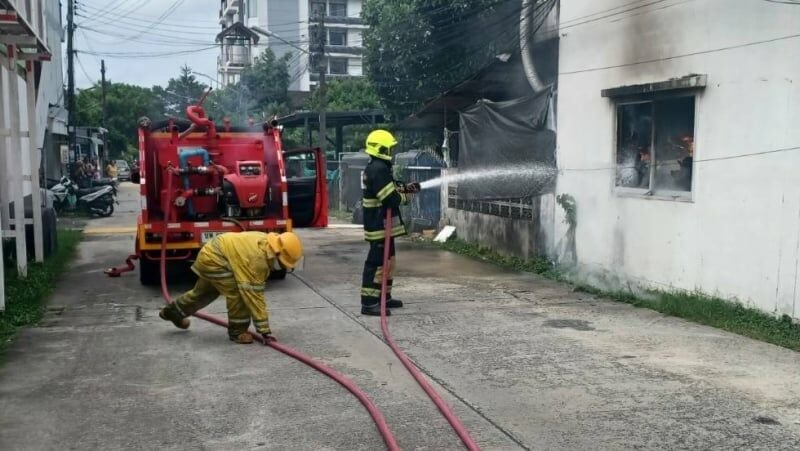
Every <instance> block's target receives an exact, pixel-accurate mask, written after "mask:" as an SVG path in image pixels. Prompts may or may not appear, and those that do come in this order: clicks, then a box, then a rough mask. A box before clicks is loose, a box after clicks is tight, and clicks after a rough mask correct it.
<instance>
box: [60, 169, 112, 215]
mask: <svg viewBox="0 0 800 451" xmlns="http://www.w3.org/2000/svg"><path fill="white" fill-rule="evenodd" d="M50 191H52V192H53V196H54V197H55V202H54V205H55V207H56V210H57V211H59V212H62V211H74V210H78V209H80V210H83V211H85V212H87V213H89V214H90V215H95V216H100V217H108V216H111V215H112V214H113V213H114V204H119V202H117V201H116V199H115V198H114V193H115V191H116V190H115V189H114V186H113V185H104V186H98V187H94V188H85V189H84V188H78V186H77V185H76V184H75V183H74V182H73V181H72V180H70V179H69V178H68V177H61V180H59V183H57V184H56V185H54V186H53V187H52V188H50Z"/></svg>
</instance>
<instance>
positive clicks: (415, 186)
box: [395, 182, 419, 194]
mask: <svg viewBox="0 0 800 451" xmlns="http://www.w3.org/2000/svg"><path fill="white" fill-rule="evenodd" d="M395 184H396V185H397V191H398V192H400V193H403V194H414V193H418V192H419V183H417V182H411V183H405V182H395Z"/></svg>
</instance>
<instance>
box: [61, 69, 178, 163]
mask: <svg viewBox="0 0 800 451" xmlns="http://www.w3.org/2000/svg"><path fill="white" fill-rule="evenodd" d="M75 101H76V103H77V107H78V111H77V116H76V121H77V125H78V126H93V127H96V126H99V125H100V124H101V122H102V115H103V110H102V93H101V87H100V85H99V84H97V85H95V86H93V87H91V88H89V89H84V90H80V91H78V93H77V94H76V96H75ZM164 111H165V106H164V104H163V103H162V99H161V98H160V97H159V96H158V95H156V94H155V92H154V91H153V90H152V89H150V88H144V87H141V86H134V85H128V84H125V83H110V82H106V122H105V125H106V128H107V129H108V142H109V151H110V155H112V156H118V155H121V154H122V153H123V152H125V151H126V150H127V149H128V148H130V147H136V145H137V141H138V138H137V127H138V125H137V120H138V119H139V118H140V117H141V116H148V117H150V118H154V119H158V118H162V117H164Z"/></svg>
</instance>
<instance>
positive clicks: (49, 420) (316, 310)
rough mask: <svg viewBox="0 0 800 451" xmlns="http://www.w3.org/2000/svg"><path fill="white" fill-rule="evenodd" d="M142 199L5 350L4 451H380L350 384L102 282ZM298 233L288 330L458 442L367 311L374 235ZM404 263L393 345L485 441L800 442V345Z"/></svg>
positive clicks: (154, 297)
mask: <svg viewBox="0 0 800 451" xmlns="http://www.w3.org/2000/svg"><path fill="white" fill-rule="evenodd" d="M137 206H138V191H137V188H136V187H135V186H134V185H125V186H124V187H123V190H122V196H121V205H120V208H118V211H117V213H115V215H114V216H113V217H111V218H107V219H102V220H93V221H91V222H90V223H89V225H88V228H87V234H86V239H85V241H84V242H83V243H82V244H81V246H80V249H79V255H78V257H77V259H76V260H75V262H74V264H73V266H72V268H71V269H70V271H69V272H68V274H67V275H66V276H65V277H64V279H63V280H62V281H61V283H60V284H59V287H58V290H57V292H56V294H55V295H54V296H53V298H52V299H51V300H50V309H49V311H48V313H47V315H46V317H45V318H44V320H43V321H42V322H41V323H40V324H39V325H37V326H36V327H31V328H27V329H25V330H23V331H22V332H21V333H20V335H19V337H18V338H17V340H16V342H15V343H14V344H13V345H12V346H11V348H10V349H9V351H8V352H7V353H6V355H5V356H4V358H3V362H2V367H0V449H9V450H17V449H31V450H45V449H81V450H83V449H104V450H106V449H214V450H217V449H276V450H289V449H292V450H295V449H297V450H305V449H309V450H311V449H313V450H320V449H324V450H328V449H330V450H356V449H363V450H377V449H382V448H383V443H382V441H381V439H380V437H379V436H378V434H377V432H376V430H375V427H374V425H373V424H372V422H371V421H370V419H369V417H368V415H367V414H366V412H365V411H364V409H363V408H362V407H361V405H360V404H359V403H358V402H357V401H356V400H355V398H353V397H352V396H350V395H349V393H348V392H346V391H345V390H344V389H342V388H341V387H339V386H338V385H337V384H336V383H334V382H332V381H330V380H329V379H327V378H325V377H324V376H322V375H320V374H317V373H315V372H313V371H311V370H309V369H308V368H307V367H305V366H304V365H302V364H300V363H298V362H295V361H293V360H291V359H289V358H288V357H286V356H284V355H282V354H280V353H278V352H276V351H273V350H271V349H268V348H264V347H262V346H257V345H252V346H242V345H234V344H232V343H230V342H229V341H228V340H227V336H226V332H225V331H224V330H223V329H221V328H219V327H217V326H213V325H209V324H205V323H203V322H202V321H199V320H196V319H195V320H193V322H192V326H191V328H190V329H189V330H188V331H179V330H177V329H175V328H173V327H172V325H171V324H169V323H166V322H164V321H161V320H160V319H159V318H158V316H157V313H158V309H159V307H160V305H161V303H162V300H161V298H160V295H159V293H158V291H157V290H156V289H149V288H143V287H141V286H140V285H139V283H138V278H137V277H136V275H135V274H128V275H126V276H124V277H122V278H119V279H110V278H108V277H106V276H105V275H103V269H104V268H106V267H109V266H113V265H117V264H119V263H121V262H122V260H123V259H124V257H125V256H126V255H127V254H129V253H130V252H131V251H132V249H133V232H132V230H133V225H134V224H135V211H136V208H137ZM301 234H302V236H303V238H304V243H305V246H306V250H307V253H308V258H307V261H306V266H305V269H304V270H303V271H302V272H299V273H298V277H294V276H290V277H288V278H287V279H286V280H285V281H276V282H273V283H271V284H270V285H269V286H268V288H267V299H268V301H269V306H270V310H271V317H272V319H271V323H272V327H273V329H274V330H275V332H276V335H277V337H278V338H279V339H280V340H281V341H283V342H285V343H287V344H289V345H291V346H293V347H295V348H297V349H300V350H302V351H304V352H305V353H307V354H310V355H312V356H314V357H316V358H318V359H320V360H321V361H323V362H325V363H327V364H329V365H331V366H333V367H334V368H336V369H338V370H339V371H341V372H343V373H345V374H346V375H348V376H349V377H351V378H352V379H353V380H354V381H355V382H356V383H358V384H359V385H360V386H361V387H362V388H363V389H364V390H365V391H366V392H367V393H368V394H369V395H370V396H371V397H372V398H373V400H374V401H375V402H376V403H377V405H378V406H379V407H380V408H381V409H382V410H383V412H384V413H385V415H386V417H387V419H388V421H389V424H390V426H391V427H392V430H393V431H394V433H395V434H396V436H397V438H398V441H399V443H400V445H401V447H402V448H403V449H409V450H411V449H416V450H440V449H461V447H460V443H459V441H458V439H457V437H456V436H455V435H454V434H453V433H452V432H451V431H450V429H449V427H448V425H447V423H446V422H445V421H444V420H443V419H442V418H441V417H440V415H439V414H438V412H437V410H436V409H435V407H434V406H433V405H432V404H431V403H430V402H429V401H428V399H427V398H426V397H425V395H424V394H423V393H422V392H421V390H420V389H419V388H418V387H417V386H416V384H415V382H414V381H413V380H412V379H411V377H410V376H408V375H407V374H406V373H405V370H404V369H403V368H402V365H401V364H400V363H399V362H398V361H397V360H396V359H395V358H394V356H393V354H392V353H391V351H390V350H389V349H388V347H386V345H385V344H384V343H383V342H382V341H381V339H380V338H379V324H378V319H377V318H364V317H361V316H360V315H358V302H359V301H358V286H359V283H360V272H361V264H362V260H363V256H364V254H365V250H366V249H365V245H364V243H363V241H361V232H360V231H359V230H355V229H352V228H347V227H333V228H330V229H327V230H313V231H303V232H301ZM398 253H399V261H398V262H399V271H398V274H397V278H396V285H397V288H396V289H395V297H397V298H400V299H403V300H404V301H405V302H406V303H407V305H406V307H405V308H404V309H402V310H398V311H396V312H395V314H394V315H393V316H392V317H391V319H390V326H391V328H392V330H393V333H394V335H395V338H396V339H397V341H398V343H399V344H400V345H401V347H403V348H404V349H406V350H407V352H408V354H409V355H410V356H411V357H412V358H413V359H414V360H415V361H416V362H417V363H419V365H420V367H421V368H422V369H423V370H424V371H425V373H426V374H427V375H428V376H429V378H430V380H432V381H433V383H434V385H435V387H436V388H437V389H438V390H439V391H440V393H443V394H444V395H445V399H446V400H447V401H448V402H449V403H450V405H451V406H453V408H454V410H455V411H456V413H458V414H459V415H460V416H461V418H462V420H463V421H464V423H465V424H466V425H467V426H468V427H469V428H470V430H471V432H472V434H473V436H474V437H476V439H477V440H478V442H479V443H480V444H481V446H482V447H483V448H484V449H498V450H500V449H502V450H505V449H614V450H616V449H770V450H772V449H798V448H800V354H798V353H795V352H792V351H788V350H785V349H782V348H778V347H776V346H772V345H768V344H764V343H760V342H757V341H753V340H750V339H747V338H743V337H739V336H736V335H733V334H729V333H726V332H721V331H718V330H715V329H712V328H708V327H705V326H699V325H695V324H692V323H688V322H685V321H682V320H679V319H675V318H669V317H666V316H663V315H661V314H658V313H656V312H652V311H649V310H643V309H636V308H633V307H630V306H628V305H623V304H618V303H614V302H609V301H605V300H602V299H597V298H595V297H592V296H589V295H586V294H582V293H574V292H571V291H570V290H569V289H568V288H567V287H565V286H562V285H560V284H557V283H554V282H551V281H547V280H543V279H540V278H537V277H534V276H531V275H528V274H519V273H513V272H508V271H503V270H500V269H498V268H496V267H493V266H491V265H488V264H484V263H480V262H476V261H473V260H469V259H465V258H463V257H460V256H457V255H453V254H449V253H444V252H440V251H437V250H433V249H424V248H419V247H415V246H412V245H411V244H409V243H403V244H401V245H400V246H399V250H398ZM171 285H172V289H173V292H174V294H177V293H179V292H180V290H182V289H186V288H187V285H186V282H185V281H180V280H176V281H172V282H171ZM208 310H209V311H210V312H211V313H216V314H223V315H224V312H225V305H224V302H223V301H222V300H219V301H217V302H215V303H214V304H212V305H211V306H210V307H209V309H208Z"/></svg>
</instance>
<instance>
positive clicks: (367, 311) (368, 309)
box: [361, 304, 392, 316]
mask: <svg viewBox="0 0 800 451" xmlns="http://www.w3.org/2000/svg"><path fill="white" fill-rule="evenodd" d="M361 314H362V315H366V316H381V305H380V304H375V305H370V306H365V305H362V306H361ZM391 315H392V311H391V310H389V309H386V316H391Z"/></svg>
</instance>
